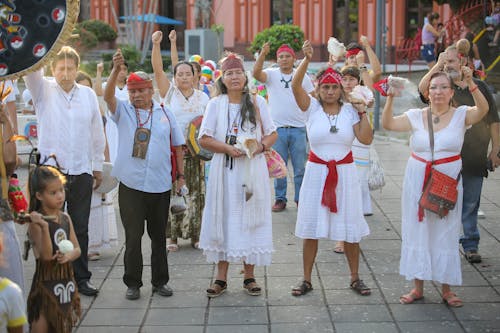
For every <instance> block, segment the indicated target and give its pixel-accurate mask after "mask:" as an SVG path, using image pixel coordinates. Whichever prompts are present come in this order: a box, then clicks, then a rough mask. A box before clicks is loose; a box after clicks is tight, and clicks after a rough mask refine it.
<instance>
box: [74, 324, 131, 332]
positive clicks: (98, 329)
mask: <svg viewBox="0 0 500 333" xmlns="http://www.w3.org/2000/svg"><path fill="white" fill-rule="evenodd" d="M96 332H99V333H137V332H139V326H114V327H112V326H95V325H93V326H80V327H79V328H77V329H76V330H75V333H96Z"/></svg>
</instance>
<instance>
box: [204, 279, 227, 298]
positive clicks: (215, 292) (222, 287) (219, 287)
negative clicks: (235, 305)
mask: <svg viewBox="0 0 500 333" xmlns="http://www.w3.org/2000/svg"><path fill="white" fill-rule="evenodd" d="M226 289H227V282H226V281H222V280H215V281H214V283H213V284H212V286H211V287H210V288H208V289H207V297H209V298H214V297H217V296H220V295H222V294H223V293H224V291H226Z"/></svg>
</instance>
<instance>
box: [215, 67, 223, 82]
mask: <svg viewBox="0 0 500 333" xmlns="http://www.w3.org/2000/svg"><path fill="white" fill-rule="evenodd" d="M221 74H222V72H221V71H220V69H216V70H215V71H214V75H213V78H214V81H215V80H217V79H218V78H219V77H220V76H221Z"/></svg>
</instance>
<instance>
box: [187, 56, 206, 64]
mask: <svg viewBox="0 0 500 333" xmlns="http://www.w3.org/2000/svg"><path fill="white" fill-rule="evenodd" d="M189 62H197V63H199V64H200V65H202V64H203V58H202V57H201V55H199V54H193V55H192V56H190V57H189Z"/></svg>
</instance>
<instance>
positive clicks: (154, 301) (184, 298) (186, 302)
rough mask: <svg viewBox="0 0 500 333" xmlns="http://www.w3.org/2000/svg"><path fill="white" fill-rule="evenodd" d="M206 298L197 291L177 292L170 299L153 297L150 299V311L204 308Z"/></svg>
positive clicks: (206, 303) (206, 301)
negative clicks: (156, 309) (155, 309)
mask: <svg viewBox="0 0 500 333" xmlns="http://www.w3.org/2000/svg"><path fill="white" fill-rule="evenodd" d="M207 305H208V297H206V296H205V293H204V292H199V291H177V290H174V294H173V295H172V296H170V297H163V296H160V295H156V294H155V295H154V296H153V297H152V298H151V304H150V307H151V309H154V308H191V307H192V308H195V307H206V306H207Z"/></svg>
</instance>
